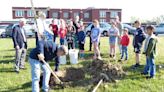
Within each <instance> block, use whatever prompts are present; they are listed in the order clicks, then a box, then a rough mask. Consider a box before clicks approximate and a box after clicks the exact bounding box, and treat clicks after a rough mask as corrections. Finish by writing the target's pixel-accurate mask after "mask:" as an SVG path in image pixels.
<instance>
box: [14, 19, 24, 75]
mask: <svg viewBox="0 0 164 92" xmlns="http://www.w3.org/2000/svg"><path fill="white" fill-rule="evenodd" d="M25 23H26V20H25V19H23V18H22V19H20V21H19V24H18V25H15V26H14V27H13V32H12V39H13V43H14V48H15V51H16V57H15V71H16V72H17V73H19V69H24V68H25V66H24V64H25V59H26V51H27V39H26V33H25V29H24V28H23V26H24V25H25Z"/></svg>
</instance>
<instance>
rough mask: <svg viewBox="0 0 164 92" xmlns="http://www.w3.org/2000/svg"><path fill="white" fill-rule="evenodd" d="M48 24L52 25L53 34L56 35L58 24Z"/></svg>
mask: <svg viewBox="0 0 164 92" xmlns="http://www.w3.org/2000/svg"><path fill="white" fill-rule="evenodd" d="M50 26H51V27H52V31H53V33H54V35H58V26H57V25H54V24H50Z"/></svg>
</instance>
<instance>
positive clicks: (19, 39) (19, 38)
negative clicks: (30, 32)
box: [12, 25, 27, 49]
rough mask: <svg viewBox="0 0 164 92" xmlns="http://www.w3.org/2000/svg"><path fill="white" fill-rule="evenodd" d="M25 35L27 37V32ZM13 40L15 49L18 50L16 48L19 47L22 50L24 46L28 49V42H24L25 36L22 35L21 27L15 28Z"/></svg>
mask: <svg viewBox="0 0 164 92" xmlns="http://www.w3.org/2000/svg"><path fill="white" fill-rule="evenodd" d="M24 34H25V36H26V32H24ZM12 39H13V43H14V48H16V46H19V47H20V48H22V47H23V44H24V45H25V48H26V49H27V42H24V39H23V35H22V33H21V29H20V26H19V25H16V26H15V27H14V28H13V32H12Z"/></svg>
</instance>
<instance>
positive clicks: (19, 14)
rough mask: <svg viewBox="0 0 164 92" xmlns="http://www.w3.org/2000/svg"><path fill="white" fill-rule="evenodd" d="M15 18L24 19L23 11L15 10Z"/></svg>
mask: <svg viewBox="0 0 164 92" xmlns="http://www.w3.org/2000/svg"><path fill="white" fill-rule="evenodd" d="M15 16H16V17H24V11H23V10H16V11H15Z"/></svg>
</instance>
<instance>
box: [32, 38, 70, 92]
mask: <svg viewBox="0 0 164 92" xmlns="http://www.w3.org/2000/svg"><path fill="white" fill-rule="evenodd" d="M47 42H48V44H47ZM67 53H68V49H67V48H66V47H65V46H61V47H58V46H57V45H56V44H55V43H53V42H50V41H44V40H38V42H37V47H36V48H34V49H33V50H32V51H31V53H30V55H29V62H30V65H31V75H32V92H39V80H40V72H41V70H43V88H42V89H43V92H48V90H49V79H50V74H51V72H50V70H49V69H48V68H47V66H46V65H45V64H44V63H43V62H42V61H43V60H45V61H50V60H53V59H55V60H56V65H55V66H56V67H55V71H58V66H59V61H58V57H59V56H63V55H66V54H67Z"/></svg>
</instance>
